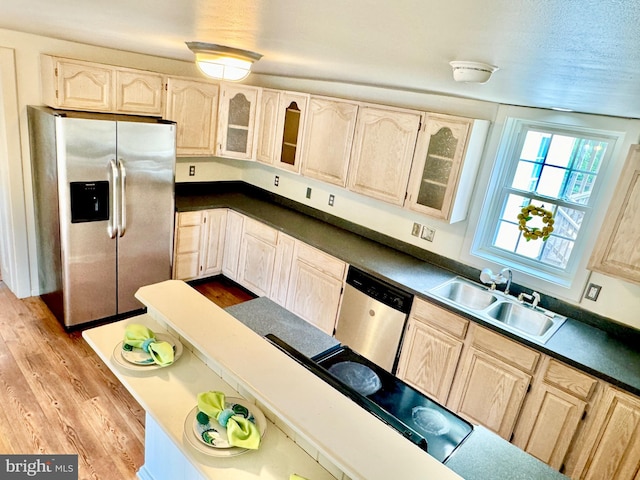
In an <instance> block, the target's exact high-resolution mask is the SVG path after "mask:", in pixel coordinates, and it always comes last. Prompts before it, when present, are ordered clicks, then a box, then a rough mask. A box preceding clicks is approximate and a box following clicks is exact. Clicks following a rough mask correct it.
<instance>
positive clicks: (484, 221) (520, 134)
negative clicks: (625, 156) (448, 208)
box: [470, 116, 624, 288]
mask: <svg viewBox="0 0 640 480" xmlns="http://www.w3.org/2000/svg"><path fill="white" fill-rule="evenodd" d="M599 127H601V126H600V125H598V126H591V125H589V126H584V125H576V124H570V123H556V122H553V121H547V120H545V119H542V120H539V119H530V118H521V117H515V116H509V117H506V118H505V122H504V129H503V131H502V134H501V136H500V140H499V145H498V149H497V154H496V160H495V162H494V165H493V168H492V171H491V175H490V178H489V183H488V187H487V190H486V194H485V197H484V200H483V202H482V210H481V212H485V213H484V214H483V213H480V214H479V216H478V220H477V227H476V231H475V234H474V235H473V240H472V243H471V246H470V252H471V255H473V256H475V257H479V258H481V259H483V260H488V261H490V262H493V263H495V264H499V265H501V266H508V267H510V268H512V269H514V270H517V271H519V272H522V273H524V274H525V275H527V276H529V277H531V278H534V279H538V280H541V281H543V282H550V283H552V284H555V285H559V286H562V287H565V288H571V287H572V285H573V284H574V281H575V280H576V277H577V273H578V271H579V269H580V267H581V266H582V265H584V264H585V263H586V262H584V257H585V255H587V254H589V253H590V250H589V246H590V244H591V241H590V240H591V238H590V237H592V236H593V235H591V234H590V233H589V232H593V231H594V228H595V227H597V221H596V218H594V217H596V215H594V212H593V210H594V208H593V207H594V205H599V204H600V203H601V202H602V198H603V192H604V191H605V190H606V181H607V178H608V177H609V174H610V171H611V170H612V168H611V167H612V164H613V163H614V159H615V158H616V155H617V152H619V150H620V146H621V145H620V144H621V143H623V142H622V140H623V138H624V134H623V133H621V132H618V131H612V130H608V129H602V128H599ZM530 129H533V130H535V131H543V132H548V133H552V134H559V135H569V136H580V137H582V138H597V139H602V140H607V141H609V146H608V148H607V151H606V153H605V156H604V158H603V161H602V165H601V167H600V170H599V171H598V173H597V177H596V181H595V183H594V186H593V189H592V191H591V194H590V200H589V203H588V204H587V205H584V206H583V205H574V204H572V203H568V202H565V201H563V200H561V199H555V198H548V197H544V196H541V195H538V194H536V193H535V192H524V191H518V192H516V194H520V195H523V196H528V197H529V198H532V199H534V200H537V201H543V202H544V201H547V202H550V203H553V204H554V205H568V206H569V207H570V208H577V209H579V210H583V211H584V212H585V215H584V218H583V220H582V224H581V226H580V231H579V233H578V236H577V238H576V241H575V243H574V246H573V249H572V252H571V257H570V259H569V262H568V264H567V266H566V267H565V268H564V269H563V268H559V267H554V266H552V265H547V264H542V263H541V262H539V261H538V260H536V259H528V258H526V257H524V256H522V255H518V254H515V253H513V252H509V251H508V250H505V249H502V248H499V247H495V246H493V240H494V237H495V234H496V231H497V225H498V222H499V221H500V217H501V214H502V211H503V208H504V205H505V202H506V201H507V198H508V192H509V191H513V190H514V189H513V187H512V186H511V184H512V181H513V178H514V175H515V171H516V169H517V167H518V163H519V162H518V161H517V160H519V157H520V152H521V149H522V146H523V144H524V141H525V137H526V133H527V132H528V131H529V130H530ZM486 212H488V213H486Z"/></svg>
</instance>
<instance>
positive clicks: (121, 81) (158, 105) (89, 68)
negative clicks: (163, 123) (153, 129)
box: [40, 55, 163, 116]
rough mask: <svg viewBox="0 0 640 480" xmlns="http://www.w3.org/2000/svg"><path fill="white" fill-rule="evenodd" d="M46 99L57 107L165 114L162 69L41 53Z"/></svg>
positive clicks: (138, 113) (46, 101)
mask: <svg viewBox="0 0 640 480" xmlns="http://www.w3.org/2000/svg"><path fill="white" fill-rule="evenodd" d="M40 63H41V69H40V72H41V76H42V78H41V83H42V101H43V103H44V104H46V105H49V106H50V107H53V108H63V109H74V110H87V111H93V112H114V113H129V114H136V115H154V116H160V115H162V86H163V82H162V76H161V75H160V74H159V73H154V72H147V71H144V70H134V69H130V68H123V67H114V66H111V65H102V64H98V63H93V62H85V61H82V60H72V59H68V58H59V57H53V56H50V55H41V56H40Z"/></svg>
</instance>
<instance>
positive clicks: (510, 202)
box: [501, 194, 529, 223]
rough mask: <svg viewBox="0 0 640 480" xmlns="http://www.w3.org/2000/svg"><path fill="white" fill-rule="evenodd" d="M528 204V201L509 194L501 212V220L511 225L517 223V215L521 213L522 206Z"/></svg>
mask: <svg viewBox="0 0 640 480" xmlns="http://www.w3.org/2000/svg"><path fill="white" fill-rule="evenodd" d="M528 204H529V199H528V198H525V197H522V196H520V195H513V194H509V196H508V197H507V203H506V205H505V206H504V210H503V211H502V216H501V218H502V219H504V220H509V221H511V222H513V223H517V222H518V214H519V213H520V212H521V211H522V207H523V206H524V205H528Z"/></svg>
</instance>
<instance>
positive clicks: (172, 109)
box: [164, 77, 219, 156]
mask: <svg viewBox="0 0 640 480" xmlns="http://www.w3.org/2000/svg"><path fill="white" fill-rule="evenodd" d="M218 91H219V87H218V85H217V84H215V83H210V82H204V81H198V80H190V79H183V78H172V77H169V78H168V79H167V98H166V105H165V114H164V118H165V119H167V120H173V121H174V122H176V124H177V131H176V151H177V154H178V155H179V156H180V155H182V156H187V155H189V156H197V155H205V156H211V155H213V154H214V153H215V148H216V126H217V118H218Z"/></svg>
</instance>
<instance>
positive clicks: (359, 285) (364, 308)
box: [335, 267, 413, 373]
mask: <svg viewBox="0 0 640 480" xmlns="http://www.w3.org/2000/svg"><path fill="white" fill-rule="evenodd" d="M412 302H413V295H411V294H409V293H407V292H404V291H402V290H400V289H398V288H396V287H394V286H393V285H390V284H388V283H386V282H383V281H382V280H379V279H377V278H375V277H373V276H372V275H370V274H368V273H366V272H363V271H362V270H358V269H357V268H354V267H349V272H348V273H347V281H346V286H345V290H344V295H343V298H342V307H341V309H340V315H339V317H338V325H337V327H336V333H335V337H336V339H337V340H338V341H339V342H340V343H342V344H344V345H347V346H349V347H350V348H351V349H352V350H355V351H356V352H358V353H359V354H360V355H362V356H364V357H366V358H368V359H369V360H371V361H372V362H373V363H375V364H376V365H378V366H380V367H382V368H384V369H385V370H387V371H389V372H391V373H394V372H395V370H396V367H397V362H398V354H399V348H400V343H401V341H402V336H403V334H404V327H405V324H406V321H407V316H408V314H409V311H410V310H411V304H412Z"/></svg>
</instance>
